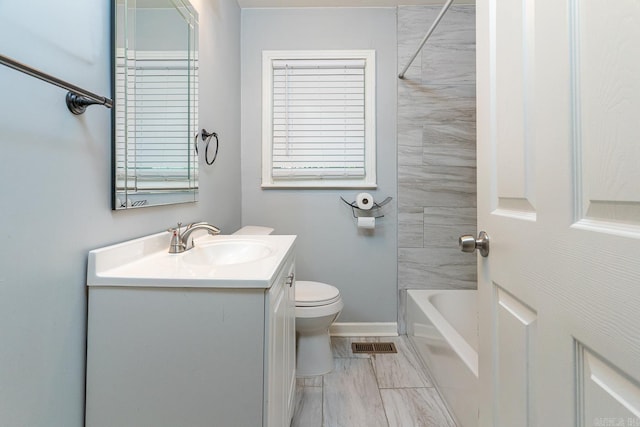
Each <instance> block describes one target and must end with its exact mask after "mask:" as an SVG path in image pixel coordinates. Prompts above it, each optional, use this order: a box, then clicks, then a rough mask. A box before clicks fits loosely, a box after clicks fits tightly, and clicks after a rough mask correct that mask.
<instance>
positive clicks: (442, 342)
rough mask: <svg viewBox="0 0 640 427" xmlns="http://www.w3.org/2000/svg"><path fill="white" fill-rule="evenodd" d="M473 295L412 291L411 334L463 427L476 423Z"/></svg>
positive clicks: (409, 295)
mask: <svg viewBox="0 0 640 427" xmlns="http://www.w3.org/2000/svg"><path fill="white" fill-rule="evenodd" d="M476 296H477V293H476V291H474V290H438V291H431V290H408V291H407V335H408V336H409V339H410V341H411V342H412V343H413V345H414V347H415V348H416V350H417V351H418V354H419V355H420V357H421V358H422V359H423V361H424V363H425V364H426V365H427V367H428V369H429V372H430V373H431V377H432V378H433V380H434V381H435V383H436V386H437V388H438V390H439V391H440V394H441V395H442V397H443V398H444V400H445V401H446V404H447V406H448V407H449V409H450V411H451V412H452V415H453V416H454V417H455V418H456V421H457V422H458V425H459V427H475V426H477V424H478V334H477V318H478V310H477V303H476Z"/></svg>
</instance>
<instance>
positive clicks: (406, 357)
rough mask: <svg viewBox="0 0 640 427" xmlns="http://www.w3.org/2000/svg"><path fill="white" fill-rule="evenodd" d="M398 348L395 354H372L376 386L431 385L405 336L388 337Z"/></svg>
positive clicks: (387, 339)
mask: <svg viewBox="0 0 640 427" xmlns="http://www.w3.org/2000/svg"><path fill="white" fill-rule="evenodd" d="M385 341H392V342H393V343H394V344H395V345H396V348H397V350H398V353H395V354H373V355H372V356H371V363H373V370H374V372H375V374H376V378H377V380H378V387H380V388H381V389H383V388H406V387H433V383H432V381H431V379H430V378H429V375H428V374H427V373H426V372H425V369H424V368H423V367H422V364H421V362H420V360H419V359H418V357H417V356H416V355H415V354H414V352H413V350H412V349H411V347H410V345H409V343H408V342H407V337H406V336H399V337H389V338H385Z"/></svg>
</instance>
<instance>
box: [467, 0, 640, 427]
mask: <svg viewBox="0 0 640 427" xmlns="http://www.w3.org/2000/svg"><path fill="white" fill-rule="evenodd" d="M476 13H477V24H476V28H477V61H476V63H477V78H478V85H477V102H478V105H477V107H478V114H477V117H478V126H477V129H478V156H477V158H478V180H477V182H478V204H477V205H478V229H479V230H485V231H486V232H488V233H489V235H490V237H491V252H490V254H489V256H488V257H487V258H480V257H479V258H478V261H479V262H478V278H479V293H478V295H479V307H480V309H479V337H480V347H479V376H480V382H481V389H482V393H481V395H480V400H481V409H480V425H481V426H504V427H514V426H518V427H520V426H529V425H531V426H563V427H564V426H604V425H621V426H625V427H628V426H640V412H639V410H638V408H639V407H640V404H639V403H638V402H639V399H638V396H640V394H639V392H638V391H639V390H640V387H639V386H638V385H639V384H640V166H639V165H640V143H639V142H638V141H640V78H638V76H640V43H639V42H638V40H640V2H638V1H637V0H621V1H617V0H616V1H610V2H603V1H600V0H537V1H533V0H478V2H477V4H476ZM534 89H535V90H534ZM607 423H608V424H607ZM616 423H618V424H616Z"/></svg>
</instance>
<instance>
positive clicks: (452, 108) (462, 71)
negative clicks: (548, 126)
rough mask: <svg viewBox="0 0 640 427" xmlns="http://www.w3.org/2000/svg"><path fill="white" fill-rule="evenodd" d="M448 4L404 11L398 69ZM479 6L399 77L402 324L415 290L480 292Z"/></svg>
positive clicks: (449, 24)
mask: <svg viewBox="0 0 640 427" xmlns="http://www.w3.org/2000/svg"><path fill="white" fill-rule="evenodd" d="M440 9H441V6H402V7H399V8H398V70H399V71H400V70H402V68H403V67H404V66H405V65H406V63H407V61H408V60H409V58H410V57H411V55H412V54H413V53H414V52H415V50H416V48H417V46H418V45H419V43H420V41H421V40H422V38H423V37H424V35H425V34H426V32H427V30H428V29H429V27H430V26H431V24H432V23H433V21H434V20H435V18H436V16H437V15H438V13H439V11H440ZM475 122H476V111H475V7H474V6H467V5H454V6H452V7H451V8H450V9H449V11H448V12H447V13H446V15H445V16H444V17H443V19H442V21H441V22H440V25H439V26H438V27H437V28H436V30H435V32H434V33H433V34H432V35H431V37H430V38H429V40H428V41H427V43H426V44H425V46H424V48H423V49H422V51H421V53H420V54H419V55H418V57H417V58H416V59H415V61H414V62H413V64H412V66H411V67H410V68H409V70H408V71H407V73H406V74H405V79H404V80H400V79H398V292H399V295H398V297H399V298H398V301H399V310H398V322H399V323H398V324H399V328H400V332H401V333H404V332H405V323H404V319H405V307H406V290H407V289H469V288H475V287H476V256H475V255H473V254H465V253H462V252H460V251H459V249H458V237H459V236H460V235H462V234H473V235H476V126H475Z"/></svg>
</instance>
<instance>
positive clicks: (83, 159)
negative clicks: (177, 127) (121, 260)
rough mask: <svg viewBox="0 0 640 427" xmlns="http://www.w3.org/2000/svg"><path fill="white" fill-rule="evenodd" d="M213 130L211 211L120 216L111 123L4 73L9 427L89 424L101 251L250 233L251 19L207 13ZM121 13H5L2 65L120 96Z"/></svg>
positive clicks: (103, 5) (71, 1) (221, 6)
mask: <svg viewBox="0 0 640 427" xmlns="http://www.w3.org/2000/svg"><path fill="white" fill-rule="evenodd" d="M193 3H194V6H195V7H196V9H197V10H198V11H199V12H200V29H201V33H200V40H201V56H200V61H201V62H200V65H201V73H200V77H201V84H200V89H201V96H200V99H201V101H202V105H201V107H200V114H201V116H200V122H201V125H202V126H205V127H206V128H207V129H210V130H215V131H216V132H218V134H219V135H220V141H221V147H220V155H219V156H218V160H217V162H216V163H215V165H214V166H213V167H208V166H202V168H201V175H200V177H201V191H200V200H201V201H200V202H199V203H197V204H188V205H180V206H173V207H156V208H146V209H137V210H132V211H127V212H113V211H111V210H110V205H111V204H110V191H111V190H110V186H111V182H110V167H111V165H110V163H111V160H110V159H111V142H110V132H111V131H110V111H109V110H107V109H105V108H104V107H98V106H94V107H90V108H89V109H88V111H87V112H86V113H85V114H84V115H83V116H79V117H77V116H74V115H73V114H71V113H70V112H69V111H68V110H67V109H66V106H65V104H64V96H65V92H64V91H63V90H62V89H59V88H57V87H54V86H50V85H48V84H46V83H43V82H40V81H39V80H36V79H34V78H32V77H28V76H26V75H24V74H21V73H19V72H17V71H14V70H11V69H9V68H6V67H2V66H0V90H1V92H2V96H1V97H0V112H1V114H0V147H1V148H0V150H1V153H2V154H1V155H0V189H1V190H0V194H1V195H2V205H1V206H2V207H1V208H0V224H2V231H1V232H0V236H1V237H2V241H3V244H2V245H0V248H1V249H0V325H1V326H0V343H1V344H0V425H2V426H29V427H36V426H46V427H52V426H53V427H57V426H60V427H80V426H82V425H84V419H83V417H84V414H83V411H84V370H85V336H86V291H85V275H86V258H87V252H88V251H89V250H90V249H93V248H97V247H100V246H104V245H108V244H111V243H115V242H120V241H123V240H127V239H131V238H134V237H139V236H142V235H145V234H149V233H153V232H158V231H161V230H163V229H166V228H167V227H168V226H170V225H172V224H173V223H174V222H175V221H178V220H181V221H184V222H188V221H194V220H198V219H202V220H206V221H210V222H212V223H214V224H218V225H220V226H221V227H222V228H223V230H229V231H232V230H234V229H236V228H238V227H239V226H240V172H239V171H240V89H239V88H240V78H239V76H240V55H239V52H240V11H239V9H238V6H237V4H236V2H235V1H234V0H217V1H216V0H211V1H209V0H196V1H194V2H193ZM109 4H110V2H109V1H108V0H85V1H82V2H78V1H75V0H61V1H57V2H49V1H46V0H31V1H29V2H1V3H0V52H2V53H3V54H4V55H7V56H10V57H13V58H15V59H17V60H19V61H22V62H25V63H27V64H29V65H32V66H34V67H37V68H40V69H42V70H44V71H47V72H49V73H51V74H53V75H55V76H58V77H60V78H62V79H65V80H68V81H70V82H72V83H75V84H77V85H79V86H81V87H86V88H87V89H89V90H92V91H94V92H97V93H100V94H106V95H108V94H109V92H110V77H109V76H110V70H109V60H108V55H109V51H110V50H109V33H110V30H109V16H110V12H109Z"/></svg>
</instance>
